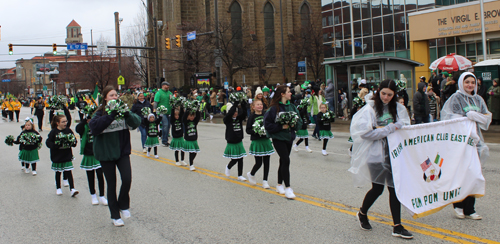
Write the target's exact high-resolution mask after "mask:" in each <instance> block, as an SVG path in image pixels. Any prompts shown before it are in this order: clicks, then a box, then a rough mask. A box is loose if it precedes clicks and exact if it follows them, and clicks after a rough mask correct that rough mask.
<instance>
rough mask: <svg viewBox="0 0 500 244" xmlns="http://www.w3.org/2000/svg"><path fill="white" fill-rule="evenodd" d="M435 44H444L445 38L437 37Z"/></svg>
mask: <svg viewBox="0 0 500 244" xmlns="http://www.w3.org/2000/svg"><path fill="white" fill-rule="evenodd" d="M437 45H438V46H444V45H446V44H445V39H444V38H439V39H437Z"/></svg>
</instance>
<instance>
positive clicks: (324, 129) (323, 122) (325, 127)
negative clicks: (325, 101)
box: [317, 112, 333, 156]
mask: <svg viewBox="0 0 500 244" xmlns="http://www.w3.org/2000/svg"><path fill="white" fill-rule="evenodd" d="M317 118H318V126H319V139H320V140H323V150H322V152H323V155H325V156H326V155H328V153H326V144H328V139H331V138H333V133H332V125H331V119H327V118H325V117H324V114H323V113H322V112H319V113H318V117H317Z"/></svg>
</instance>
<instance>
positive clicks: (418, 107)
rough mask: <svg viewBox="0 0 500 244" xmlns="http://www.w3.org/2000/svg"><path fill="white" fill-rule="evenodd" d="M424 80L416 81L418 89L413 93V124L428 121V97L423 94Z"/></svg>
mask: <svg viewBox="0 0 500 244" xmlns="http://www.w3.org/2000/svg"><path fill="white" fill-rule="evenodd" d="M425 87H426V84H425V82H420V83H418V90H417V92H415V94H414V95H413V107H414V108H413V116H414V118H415V124H421V123H429V122H430V121H429V115H430V112H431V111H430V107H429V97H427V94H425Z"/></svg>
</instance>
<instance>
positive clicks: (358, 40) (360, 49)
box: [354, 38, 363, 55]
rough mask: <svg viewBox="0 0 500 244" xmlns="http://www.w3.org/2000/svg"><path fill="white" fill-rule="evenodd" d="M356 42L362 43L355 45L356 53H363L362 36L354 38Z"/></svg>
mask: <svg viewBox="0 0 500 244" xmlns="http://www.w3.org/2000/svg"><path fill="white" fill-rule="evenodd" d="M354 43H356V44H358V43H359V44H360V45H361V46H360V47H357V46H354V52H355V53H356V55H361V54H363V42H362V41H361V38H359V39H354Z"/></svg>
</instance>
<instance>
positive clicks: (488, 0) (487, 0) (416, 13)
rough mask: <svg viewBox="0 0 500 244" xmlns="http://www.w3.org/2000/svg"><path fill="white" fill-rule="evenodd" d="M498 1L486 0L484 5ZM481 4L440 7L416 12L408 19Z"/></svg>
mask: <svg viewBox="0 0 500 244" xmlns="http://www.w3.org/2000/svg"><path fill="white" fill-rule="evenodd" d="M496 1H498V0H484V3H489V2H496ZM476 4H479V1H473V2H467V3H459V4H453V5H449V6H445V7H438V8H432V9H426V10H422V11H416V12H412V13H408V17H411V16H415V15H420V14H428V13H434V12H439V11H442V10H448V9H454V8H461V7H467V6H472V5H476Z"/></svg>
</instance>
